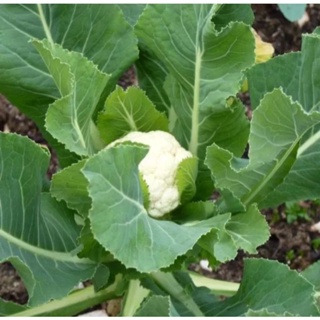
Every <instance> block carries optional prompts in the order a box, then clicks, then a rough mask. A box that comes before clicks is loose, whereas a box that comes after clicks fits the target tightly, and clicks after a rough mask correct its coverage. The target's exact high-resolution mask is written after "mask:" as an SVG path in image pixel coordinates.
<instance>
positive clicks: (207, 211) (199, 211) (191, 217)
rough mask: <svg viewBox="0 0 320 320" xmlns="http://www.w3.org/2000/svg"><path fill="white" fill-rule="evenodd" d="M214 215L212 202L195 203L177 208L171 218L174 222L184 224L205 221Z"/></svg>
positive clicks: (215, 212) (215, 210) (214, 208)
mask: <svg viewBox="0 0 320 320" xmlns="http://www.w3.org/2000/svg"><path fill="white" fill-rule="evenodd" d="M216 214H217V208H216V205H215V203H214V202H213V201H195V202H188V203H186V204H185V205H182V206H180V207H178V208H177V209H176V210H175V211H174V212H173V213H172V217H173V219H174V220H175V221H178V222H180V223H186V222H190V221H202V220H206V219H209V218H211V217H213V216H214V215H216Z"/></svg>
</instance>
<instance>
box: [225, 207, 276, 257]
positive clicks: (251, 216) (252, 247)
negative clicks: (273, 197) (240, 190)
mask: <svg viewBox="0 0 320 320" xmlns="http://www.w3.org/2000/svg"><path fill="white" fill-rule="evenodd" d="M226 229H227V232H228V233H229V234H230V235H231V237H232V239H233V241H234V243H235V245H236V247H237V248H239V249H242V250H244V251H246V252H248V253H257V250H256V248H257V247H259V246H260V245H262V244H264V243H265V242H266V241H267V240H268V239H269V236H270V232H269V226H268V223H267V222H266V220H265V217H264V216H263V215H262V214H260V212H259V210H258V208H257V207H256V205H252V206H250V207H249V209H248V211H247V212H245V213H240V214H236V215H233V216H232V218H231V220H230V221H229V222H228V224H227V226H226Z"/></svg>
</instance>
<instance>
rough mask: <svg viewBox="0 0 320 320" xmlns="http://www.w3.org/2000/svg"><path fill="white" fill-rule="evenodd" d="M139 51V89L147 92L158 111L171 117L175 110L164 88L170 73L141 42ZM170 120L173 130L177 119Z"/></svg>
mask: <svg viewBox="0 0 320 320" xmlns="http://www.w3.org/2000/svg"><path fill="white" fill-rule="evenodd" d="M139 50H140V53H139V59H138V60H137V61H136V62H135V66H136V69H137V77H138V81H139V87H140V88H142V89H143V90H145V91H146V94H147V96H148V97H149V98H150V99H151V101H152V102H153V103H154V104H155V106H156V107H157V109H158V110H160V111H163V112H166V114H167V115H170V112H171V113H172V112H173V109H172V107H171V105H170V101H169V98H168V95H167V93H166V92H165V90H164V87H163V85H164V82H165V79H166V76H167V75H168V71H167V69H166V67H165V66H164V65H163V63H162V62H161V60H160V59H158V58H157V57H156V56H155V55H153V54H152V52H151V51H150V50H148V48H147V47H146V46H145V45H143V44H142V43H141V42H140V43H139ZM171 117H172V115H171ZM170 120H171V121H170V128H171V129H172V128H173V127H174V122H175V119H170Z"/></svg>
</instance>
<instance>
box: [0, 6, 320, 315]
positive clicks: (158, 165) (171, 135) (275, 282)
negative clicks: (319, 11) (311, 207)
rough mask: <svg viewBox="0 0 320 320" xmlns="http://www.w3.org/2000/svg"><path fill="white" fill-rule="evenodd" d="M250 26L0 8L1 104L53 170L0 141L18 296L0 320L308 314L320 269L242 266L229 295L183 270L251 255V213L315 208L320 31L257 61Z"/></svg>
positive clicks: (261, 224) (158, 15) (3, 240)
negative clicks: (12, 111)
mask: <svg viewBox="0 0 320 320" xmlns="http://www.w3.org/2000/svg"><path fill="white" fill-rule="evenodd" d="M253 18H254V17H253V12H252V10H251V7H250V6H249V5H238V4H224V5H223V4H192V5H190V4H172V5H168V4H149V5H143V4H141V5H139V4H136V5H115V4H113V5H111V4H100V5H90V4H86V5H81V6H79V5H73V4H66V5H62V4H45V5H40V4H34V5H33V4H31V5H17V4H13V5H9V4H1V5H0V35H1V45H0V56H1V57H2V58H1V59H0V73H1V72H2V73H3V76H2V77H0V88H1V93H2V94H4V95H5V96H6V97H7V98H8V99H9V100H10V101H11V102H12V103H13V104H14V105H16V106H17V107H18V108H19V109H20V110H21V111H22V112H23V113H25V114H26V115H27V116H28V117H29V118H31V119H32V120H34V121H35V123H36V124H37V126H38V127H39V129H40V131H41V132H42V134H43V136H44V137H45V138H46V140H47V141H48V144H49V145H50V146H51V147H52V148H53V149H54V150H55V151H56V153H57V156H58V159H59V165H60V167H59V170H58V171H57V173H56V174H55V175H54V176H53V177H52V180H51V181H50V182H49V185H50V186H49V188H48V181H47V179H46V178H45V177H46V170H47V167H48V164H49V158H50V155H49V152H48V149H47V148H44V147H42V146H39V145H37V144H36V143H35V142H33V141H31V140H30V139H28V138H26V137H22V136H19V135H16V134H11V133H0V176H1V179H0V218H1V219H0V249H1V250H0V261H9V262H11V263H12V264H13V265H14V267H15V268H16V269H17V271H18V272H19V274H20V276H21V278H22V280H23V282H24V284H25V286H26V288H27V290H28V293H29V301H28V304H27V305H26V306H19V305H16V304H14V303H11V302H5V301H3V300H0V314H1V315H20V316H22V315H25V316H27V315H29V316H30V315H47V316H48V315H59V316H61V315H75V314H78V313H79V312H81V311H82V310H84V309H87V308H88V307H91V306H92V305H95V304H99V303H101V302H102V301H105V300H107V299H114V298H119V297H122V298H123V304H122V310H121V314H122V315H125V316H132V315H138V316H144V315H149V316H222V315H223V316H230V315H240V316H244V315H255V316H257V315H264V316H266V315H268V316H270V315H277V316H278V315H281V316H283V315H299V316H306V315H319V310H318V306H317V305H316V300H315V299H314V298H315V297H316V296H317V295H318V292H317V290H318V287H319V286H318V284H319V281H318V278H317V276H316V275H317V274H318V271H319V265H317V264H315V265H314V266H313V267H312V268H311V269H309V270H306V272H303V273H302V274H298V273H297V272H295V271H292V270H289V269H288V268H287V267H286V266H284V265H281V264H279V263H277V262H274V261H267V260H263V259H248V260H247V261H246V262H245V272H244V277H243V280H242V283H241V285H240V286H238V285H233V284H230V283H225V282H223V283H221V282H219V281H216V280H212V281H209V280H207V279H205V283H204V279H203V278H201V277H200V278H199V276H198V277H197V276H195V275H194V274H190V273H189V271H188V266H189V265H190V263H198V262H199V261H201V260H202V259H207V260H208V261H209V265H210V267H216V266H218V265H219V264H220V263H223V262H226V261H230V260H232V259H234V258H235V257H236V255H237V253H238V250H243V251H245V252H247V253H250V254H255V253H256V252H257V247H259V246H260V245H262V244H264V243H265V242H266V241H267V239H268V238H269V235H270V233H269V227H268V225H267V223H266V220H265V217H264V216H263V215H262V214H261V213H260V209H262V208H266V207H274V206H276V205H278V204H279V203H283V202H289V201H298V200H303V199H313V198H319V197H320V191H319V190H320V187H319V181H318V180H319V179H318V178H317V177H318V176H319V175H320V169H319V166H315V165H314V164H315V163H318V162H319V154H320V151H319V150H320V143H319V141H320V139H319V137H320V134H319V128H320V112H319V108H320V107H319V103H318V102H319V100H320V97H319V92H320V91H319V90H318V85H319V83H320V79H318V78H319V75H320V71H319V70H318V69H319V68H318V65H319V64H318V63H317V56H318V55H317V54H316V53H317V52H320V37H319V29H316V30H315V32H314V33H312V34H309V35H304V37H303V44H302V50H301V52H294V53H291V54H287V55H284V56H280V57H276V58H271V59H270V60H268V61H267V62H264V63H260V64H255V61H256V53H255V37H254V34H253V33H252V29H251V25H252V23H253ZM12 39H15V41H14V42H13V41H12ZM269 53H270V52H269ZM269 56H270V54H269ZM269 56H268V57H269ZM133 64H134V65H135V70H136V75H137V84H138V87H129V88H128V89H127V90H123V89H122V88H120V87H118V86H116V83H117V81H118V79H119V77H120V76H121V75H122V74H123V72H125V71H126V70H127V69H128V68H129V67H130V66H131V65H133ZM311 74H312V77H311V76H310V75H311ZM245 77H247V78H248V83H249V93H250V98H251V101H252V107H253V109H254V111H253V114H252V119H251V120H250V121H249V119H248V118H247V116H246V113H245V107H244V105H243V104H242V102H241V101H240V100H239V99H238V98H237V94H238V93H239V91H240V89H241V83H242V82H243V79H244V78H245ZM248 146H249V152H248V156H246V157H244V156H243V155H244V154H245V151H246V149H247V147H248ZM302 177H303V179H302ZM213 194H215V195H218V196H217V197H215V199H214V200H213V199H212V196H213ZM87 280H90V281H91V282H92V285H91V286H89V287H87V288H84V289H81V290H74V288H75V286H76V285H78V283H79V282H83V281H87ZM195 284H199V287H197V286H196V285H195ZM203 284H205V286H203ZM48 288H49V290H48ZM279 288H280V289H279ZM220 294H225V295H227V296H230V298H228V299H226V300H224V301H220V300H219V298H218V297H219V295H220Z"/></svg>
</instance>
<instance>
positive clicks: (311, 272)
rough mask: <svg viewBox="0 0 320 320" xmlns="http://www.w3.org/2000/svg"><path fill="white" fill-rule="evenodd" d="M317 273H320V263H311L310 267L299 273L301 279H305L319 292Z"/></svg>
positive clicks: (319, 281)
mask: <svg viewBox="0 0 320 320" xmlns="http://www.w3.org/2000/svg"><path fill="white" fill-rule="evenodd" d="M319 272H320V261H317V262H315V263H313V264H312V265H311V266H309V267H308V268H307V269H305V270H303V272H301V274H302V275H303V277H304V278H306V279H307V280H308V281H310V282H311V283H312V284H313V285H314V286H315V290H317V291H320V278H319Z"/></svg>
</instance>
